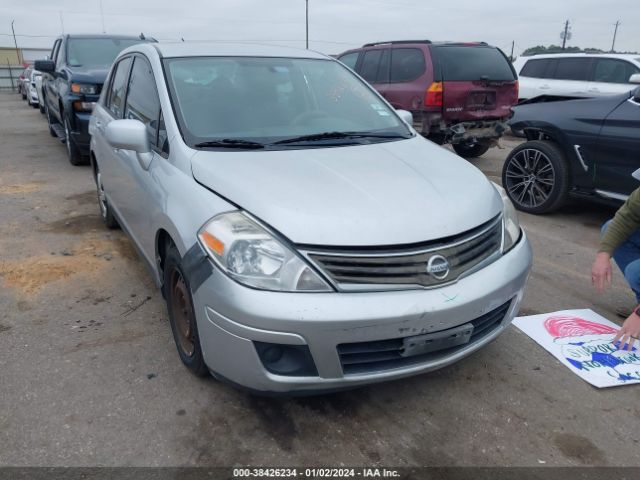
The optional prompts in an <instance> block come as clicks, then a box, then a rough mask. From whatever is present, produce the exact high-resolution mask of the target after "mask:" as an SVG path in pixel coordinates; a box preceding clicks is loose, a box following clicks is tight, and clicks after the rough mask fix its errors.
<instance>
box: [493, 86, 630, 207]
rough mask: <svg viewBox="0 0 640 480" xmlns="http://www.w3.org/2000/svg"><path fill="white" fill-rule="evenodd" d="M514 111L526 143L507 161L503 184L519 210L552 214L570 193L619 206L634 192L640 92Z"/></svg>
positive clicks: (533, 106)
mask: <svg viewBox="0 0 640 480" xmlns="http://www.w3.org/2000/svg"><path fill="white" fill-rule="evenodd" d="M515 110H516V114H515V116H514V118H513V119H512V121H511V126H512V128H515V129H517V130H521V131H523V132H524V134H525V136H526V138H527V140H528V141H527V142H525V143H523V144H522V145H519V146H518V147H516V148H515V149H514V150H513V151H512V152H511V153H510V154H509V156H508V157H507V159H506V161H505V163H504V166H503V168H502V185H503V186H504V188H505V190H506V191H507V194H508V195H509V198H511V200H512V202H513V203H514V205H515V206H516V208H518V209H519V210H522V211H525V212H529V213H547V212H551V211H553V210H555V209H557V208H559V207H560V206H561V205H563V204H564V203H565V201H566V200H567V198H568V197H569V196H570V195H571V196H574V197H580V198H587V199H593V200H599V201H604V202H607V203H613V204H620V203H621V202H623V201H624V200H626V199H627V197H628V196H629V194H630V193H631V192H632V191H633V190H634V189H636V188H638V186H639V184H638V181H637V180H635V179H634V178H633V177H632V176H631V174H632V173H633V172H634V171H635V170H637V169H638V168H640V88H637V89H636V90H634V91H632V92H630V93H626V94H623V95H615V96H610V97H601V98H594V99H589V100H571V101H566V102H551V103H539V104H532V105H522V106H519V107H517V108H516V109H515Z"/></svg>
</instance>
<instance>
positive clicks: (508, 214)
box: [493, 183, 520, 253]
mask: <svg viewBox="0 0 640 480" xmlns="http://www.w3.org/2000/svg"><path fill="white" fill-rule="evenodd" d="M493 186H494V187H496V190H497V191H498V193H499V194H500V197H501V198H502V204H503V207H502V231H503V232H504V233H503V235H504V241H503V242H502V253H507V252H508V251H509V250H511V249H512V248H513V246H514V245H515V244H516V242H517V241H518V240H519V239H520V222H518V214H517V212H516V209H515V207H514V206H513V203H511V199H509V196H508V195H507V191H506V190H505V189H504V188H502V187H501V186H500V185H498V184H497V183H494V184H493Z"/></svg>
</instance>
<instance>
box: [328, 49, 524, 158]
mask: <svg viewBox="0 0 640 480" xmlns="http://www.w3.org/2000/svg"><path fill="white" fill-rule="evenodd" d="M338 59H339V60H340V61H341V62H343V63H344V64H345V65H347V66H348V67H350V68H351V69H353V70H355V71H356V72H357V73H358V74H360V76H362V78H364V79H365V80H366V81H368V82H369V83H370V84H371V85H372V86H373V87H374V88H375V89H376V90H377V91H378V92H380V93H381V94H382V96H384V97H385V98H386V99H387V101H388V102H389V103H390V104H391V105H392V106H393V107H394V108H397V109H403V110H409V111H410V112H411V113H412V114H413V121H414V127H415V128H416V129H417V130H418V131H419V132H421V133H422V134H423V135H424V136H425V137H427V138H429V139H430V140H432V141H434V142H436V143H439V144H443V143H451V144H453V148H454V150H455V151H456V152H457V153H458V154H459V155H462V156H464V157H478V156H480V155H482V154H483V153H485V152H486V151H487V150H488V149H489V148H490V147H491V146H493V145H494V144H495V143H496V141H497V139H498V138H500V137H501V136H502V134H503V133H504V132H505V131H506V129H507V125H506V121H507V120H508V119H509V118H510V117H511V116H512V115H513V112H512V110H511V107H512V106H513V105H515V104H516V103H517V102H518V80H517V78H518V77H517V75H516V72H515V70H514V69H513V66H512V65H511V63H510V62H509V60H508V58H507V57H506V56H505V54H504V53H503V52H502V51H501V50H500V49H499V48H496V47H492V46H490V45H487V44H486V43H484V42H479V43H476V42H474V43H448V42H447V43H445V42H443V43H436V42H430V41H429V40H401V41H392V42H379V43H368V44H366V45H364V46H363V47H362V48H358V49H355V50H349V51H347V52H344V53H342V54H340V55H338Z"/></svg>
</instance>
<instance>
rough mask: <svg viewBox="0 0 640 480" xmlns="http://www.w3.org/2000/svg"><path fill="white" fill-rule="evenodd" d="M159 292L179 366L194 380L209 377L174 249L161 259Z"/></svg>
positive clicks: (191, 302) (183, 274)
mask: <svg viewBox="0 0 640 480" xmlns="http://www.w3.org/2000/svg"><path fill="white" fill-rule="evenodd" d="M163 276H164V282H163V287H162V288H163V292H164V297H165V299H166V302H167V310H168V312H169V321H170V323H171V331H172V332H173V339H174V341H175V343H176V348H177V349H178V355H179V356H180V360H182V363H184V365H185V366H186V367H187V368H188V369H189V370H190V371H191V373H193V374H194V375H196V376H198V377H204V376H207V375H209V368H208V367H207V365H206V364H205V363H204V357H203V355H202V348H201V347H200V336H199V334H198V325H197V323H196V317H195V309H194V308H193V298H192V296H191V287H190V286H189V279H188V278H187V276H186V275H185V273H184V270H183V268H182V258H181V257H180V254H179V253H178V250H177V249H176V247H175V246H173V245H172V246H171V247H169V250H168V251H167V255H166V257H165V260H164V269H163Z"/></svg>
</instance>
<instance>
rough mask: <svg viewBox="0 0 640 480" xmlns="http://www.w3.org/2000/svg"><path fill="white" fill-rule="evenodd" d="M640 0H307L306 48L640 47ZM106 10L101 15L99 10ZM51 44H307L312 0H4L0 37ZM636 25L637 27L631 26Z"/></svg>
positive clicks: (5, 42) (0, 1)
mask: <svg viewBox="0 0 640 480" xmlns="http://www.w3.org/2000/svg"><path fill="white" fill-rule="evenodd" d="M638 1H639V0H599V1H598V0H538V1H536V2H529V1H505V0H502V1H495V0H455V1H442V0H439V1H433V0H309V39H310V41H309V44H310V45H309V47H310V48H312V49H314V50H319V51H321V52H323V53H328V54H336V53H340V52H343V51H345V50H348V49H350V48H354V47H357V46H361V45H363V44H364V43H367V42H372V41H382V40H402V39H430V40H450V41H486V42H488V43H490V44H492V45H496V46H498V47H500V48H501V49H503V50H504V51H505V52H506V53H507V54H509V53H510V51H511V42H512V41H514V42H515V48H514V53H515V55H518V54H520V53H521V52H522V51H523V50H524V49H526V48H528V47H531V46H535V45H549V44H560V43H561V39H560V32H561V31H562V30H563V28H564V22H565V20H569V22H570V25H571V33H572V37H571V39H570V40H569V42H568V45H571V46H574V45H575V46H579V47H596V48H601V49H603V50H609V49H610V48H611V42H612V38H613V32H614V24H615V22H616V21H618V20H620V22H621V23H620V27H619V29H618V35H617V40H616V50H618V51H625V50H632V51H640V35H638V33H639V32H640V29H638V27H637V26H638V25H640V8H639V4H638ZM101 11H102V13H103V15H101ZM12 20H15V22H14V28H15V33H16V38H17V42H18V46H19V47H36V48H50V47H51V45H52V44H53V40H54V39H55V37H56V36H57V35H59V34H60V33H62V32H63V31H64V32H65V33H100V32H102V31H103V28H104V30H105V31H106V32H107V33H114V34H116V33H117V34H135V35H138V34H140V33H141V32H143V33H144V34H145V35H146V36H153V37H155V38H157V39H158V40H160V41H178V40H180V39H182V38H184V40H185V41H205V40H208V41H225V42H236V41H237V42H249V43H254V42H255V43H268V44H276V45H287V46H292V47H300V48H304V46H305V0H179V1H176V0H83V1H79V0H19V1H18V0H0V46H12V45H13V37H12V36H11V21H12ZM633 25H636V27H633Z"/></svg>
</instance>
